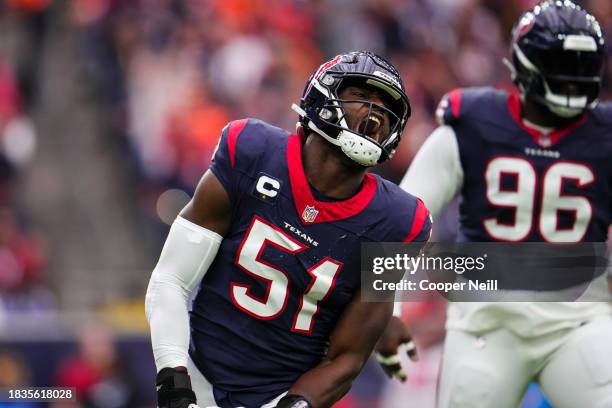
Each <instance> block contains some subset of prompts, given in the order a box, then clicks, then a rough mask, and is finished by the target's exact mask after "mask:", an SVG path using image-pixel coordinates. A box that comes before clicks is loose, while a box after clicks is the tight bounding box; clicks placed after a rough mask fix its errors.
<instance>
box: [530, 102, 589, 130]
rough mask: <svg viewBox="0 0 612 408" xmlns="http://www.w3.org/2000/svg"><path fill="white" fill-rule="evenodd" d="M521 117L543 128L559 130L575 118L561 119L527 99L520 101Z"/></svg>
mask: <svg viewBox="0 0 612 408" xmlns="http://www.w3.org/2000/svg"><path fill="white" fill-rule="evenodd" d="M521 104H522V109H521V111H522V112H521V114H522V115H521V116H522V117H523V119H526V120H527V121H529V122H531V123H533V124H534V125H536V126H540V127H543V128H554V129H560V128H564V127H566V126H568V125H569V124H571V123H572V122H574V121H575V120H576V119H577V118H562V117H560V116H557V115H555V114H554V113H552V112H551V111H550V110H548V108H546V107H545V106H542V105H541V104H539V103H537V102H533V101H531V100H529V99H524V100H522V101H521Z"/></svg>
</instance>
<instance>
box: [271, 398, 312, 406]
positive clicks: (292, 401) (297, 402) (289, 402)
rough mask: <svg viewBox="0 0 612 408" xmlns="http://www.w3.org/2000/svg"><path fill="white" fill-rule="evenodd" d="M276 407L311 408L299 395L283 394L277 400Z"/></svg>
mask: <svg viewBox="0 0 612 408" xmlns="http://www.w3.org/2000/svg"><path fill="white" fill-rule="evenodd" d="M276 408H312V405H310V402H308V400H307V399H306V398H304V397H302V396H301V395H285V396H284V397H283V398H281V399H280V401H278V404H276Z"/></svg>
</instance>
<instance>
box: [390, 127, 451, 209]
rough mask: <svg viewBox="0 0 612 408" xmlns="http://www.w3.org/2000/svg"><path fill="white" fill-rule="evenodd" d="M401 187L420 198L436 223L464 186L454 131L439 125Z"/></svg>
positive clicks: (409, 169)
mask: <svg viewBox="0 0 612 408" xmlns="http://www.w3.org/2000/svg"><path fill="white" fill-rule="evenodd" d="M400 187H401V188H402V189H404V190H406V191H407V192H409V193H410V194H412V195H415V196H417V197H419V198H420V199H421V200H423V203H425V206H426V207H427V208H428V209H429V212H430V213H431V216H432V218H433V219H434V220H435V219H436V218H438V216H439V215H440V214H441V213H442V211H443V210H444V209H445V208H446V206H447V205H448V203H450V202H451V201H452V199H453V198H454V197H455V196H456V195H457V194H459V192H460V191H461V188H462V187H463V168H462V167H461V161H460V159H459V146H458V144H457V137H456V135H455V131H454V130H453V128H452V127H450V126H440V127H438V128H437V129H436V130H434V131H433V133H432V134H431V135H430V136H429V137H428V138H427V140H426V141H425V143H423V146H421V148H420V150H419V151H418V153H417V154H416V156H415V157H414V160H413V161H412V163H411V164H410V167H409V168H408V171H407V172H406V175H405V176H404V178H403V180H402V182H401V183H400Z"/></svg>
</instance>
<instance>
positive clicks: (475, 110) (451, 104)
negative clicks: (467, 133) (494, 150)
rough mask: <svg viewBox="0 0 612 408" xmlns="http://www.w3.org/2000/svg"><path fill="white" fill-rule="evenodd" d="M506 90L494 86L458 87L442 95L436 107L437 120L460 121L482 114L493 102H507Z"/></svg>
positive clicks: (443, 122) (445, 122)
mask: <svg viewBox="0 0 612 408" xmlns="http://www.w3.org/2000/svg"><path fill="white" fill-rule="evenodd" d="M506 98H507V95H506V93H505V92H504V91H501V90H498V89H495V88H493V87H478V88H457V89H454V90H452V91H450V92H449V93H447V94H446V95H444V96H443V97H442V99H441V100H440V103H439V104H438V108H437V109H436V120H437V121H438V124H440V125H450V126H452V125H453V124H456V123H458V122H459V121H460V120H462V119H469V118H470V117H476V116H478V115H482V114H483V113H484V111H485V110H486V109H488V108H489V107H491V106H495V105H492V104H499V103H500V102H503V103H505V101H506Z"/></svg>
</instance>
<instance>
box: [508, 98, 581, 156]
mask: <svg viewBox="0 0 612 408" xmlns="http://www.w3.org/2000/svg"><path fill="white" fill-rule="evenodd" d="M521 109H522V108H521V97H520V96H519V95H518V94H511V95H509V96H508V110H509V111H510V115H511V116H512V118H513V119H514V121H515V122H516V123H518V125H519V126H520V127H522V128H523V129H524V130H525V131H526V132H527V133H529V136H531V138H532V139H533V141H534V142H536V143H537V144H539V145H541V146H543V144H542V142H541V138H542V133H541V132H540V131H539V130H537V129H534V128H531V127H529V126H527V125H526V124H525V122H523V118H522V116H521ZM588 116H589V114H588V111H587V112H585V113H583V114H582V115H581V116H580V117H578V118H577V119H576V121H574V122H572V123H570V124H569V125H568V126H566V127H564V128H561V129H557V130H555V131H553V132H551V133H550V134H549V135H548V137H549V139H550V144H549V145H548V146H544V147H549V146H552V145H554V144H555V143H557V142H558V141H559V140H561V139H562V138H564V137H565V136H567V135H568V134H569V133H570V132H571V131H572V130H574V129H576V128H577V127H579V126H581V125H582V124H584V122H585V121H586V120H587V118H588Z"/></svg>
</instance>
